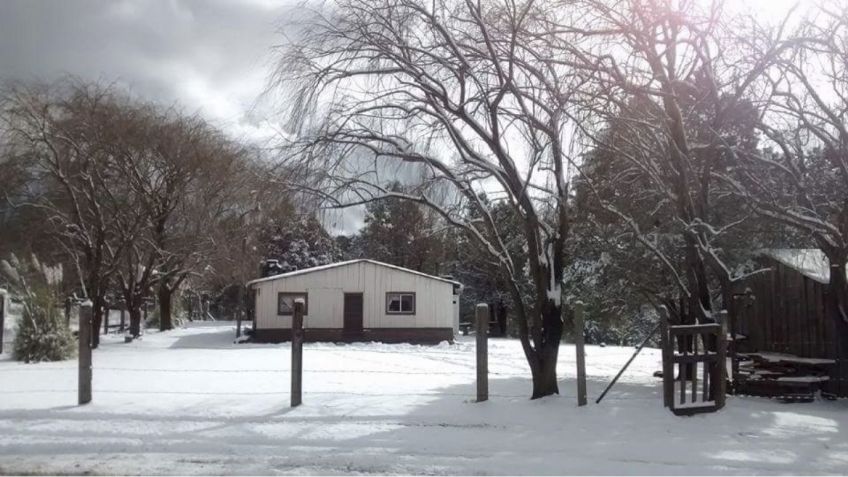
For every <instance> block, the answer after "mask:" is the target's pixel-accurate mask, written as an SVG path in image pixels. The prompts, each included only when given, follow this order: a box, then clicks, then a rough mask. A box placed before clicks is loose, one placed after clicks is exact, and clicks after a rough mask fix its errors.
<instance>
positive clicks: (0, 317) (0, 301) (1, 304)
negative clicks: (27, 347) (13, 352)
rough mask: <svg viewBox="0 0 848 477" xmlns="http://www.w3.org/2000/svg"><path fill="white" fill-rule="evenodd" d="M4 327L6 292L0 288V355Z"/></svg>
mask: <svg viewBox="0 0 848 477" xmlns="http://www.w3.org/2000/svg"><path fill="white" fill-rule="evenodd" d="M4 326H6V290H4V289H2V288H0V353H2V352H3V327H4Z"/></svg>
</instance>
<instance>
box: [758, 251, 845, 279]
mask: <svg viewBox="0 0 848 477" xmlns="http://www.w3.org/2000/svg"><path fill="white" fill-rule="evenodd" d="M762 253H763V255H765V256H767V257H771V258H773V259H775V260H777V261H778V262H780V263H782V264H784V265H786V266H787V267H789V268H791V269H793V270H797V271H798V272H800V273H801V274H802V275H805V276H807V277H809V278H812V279H813V280H815V281H817V282H820V283H828V282H830V261H829V260H828V259H827V256H825V254H824V252H822V251H821V250H819V249H817V248H774V249H764V250H762Z"/></svg>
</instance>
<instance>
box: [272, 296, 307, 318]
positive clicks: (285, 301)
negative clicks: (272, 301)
mask: <svg viewBox="0 0 848 477" xmlns="http://www.w3.org/2000/svg"><path fill="white" fill-rule="evenodd" d="M298 298H303V315H304V316H306V315H308V314H309V295H308V294H307V293H300V292H297V293H289V292H280V293H278V294H277V315H279V316H291V315H294V301H295V300H297V299H298Z"/></svg>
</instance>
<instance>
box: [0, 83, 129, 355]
mask: <svg viewBox="0 0 848 477" xmlns="http://www.w3.org/2000/svg"><path fill="white" fill-rule="evenodd" d="M110 98H111V93H110V92H109V91H108V89H107V88H102V87H99V86H90V85H82V84H79V83H77V82H74V81H69V80H65V81H60V82H58V83H57V84H55V85H30V86H27V85H23V84H18V83H12V84H8V85H7V86H6V88H5V89H4V94H3V97H2V121H3V122H2V129H3V133H4V136H5V140H6V144H7V145H8V147H9V152H10V154H12V155H13V156H17V157H21V158H24V160H25V161H26V162H27V163H28V164H31V165H32V172H33V174H34V175H35V177H36V183H37V184H38V190H37V191H36V192H35V193H34V194H31V195H32V196H34V197H36V198H35V199H34V200H32V201H30V202H28V203H27V204H26V205H30V206H33V207H36V208H38V209H39V210H41V211H43V212H44V214H45V215H44V216H45V218H46V220H47V224H49V225H50V226H51V227H52V231H53V233H54V237H55V239H56V240H57V244H58V245H59V246H60V247H61V248H62V249H63V250H64V251H65V252H66V253H67V255H68V257H69V258H70V259H71V262H72V263H73V265H74V269H75V272H76V274H77V276H78V278H79V289H80V290H81V292H82V294H83V296H85V297H87V298H89V299H91V300H92V302H93V304H94V319H93V323H92V326H93V328H94V330H97V329H99V326H100V323H101V321H102V316H103V306H104V303H105V294H106V290H107V287H108V282H109V278H110V277H111V276H112V275H113V273H114V271H115V269H116V266H117V264H116V263H115V262H114V260H113V258H114V257H117V256H119V255H120V254H121V247H122V246H123V244H122V243H120V242H119V241H117V240H116V237H115V228H114V227H113V225H114V223H113V216H112V215H111V214H109V213H108V212H107V210H106V208H105V205H104V203H103V200H104V198H105V193H104V191H106V190H109V188H110V187H111V186H112V185H113V184H114V182H113V181H112V178H110V177H109V176H108V171H107V168H106V167H105V165H106V163H107V162H108V160H109V154H108V152H107V150H106V148H105V147H104V146H105V143H104V141H103V138H104V137H105V136H107V133H106V131H107V130H108V128H109V127H110V124H111V123H112V121H113V119H114V116H113V113H114V110H112V109H110V108H107V107H104V104H105V103H108V102H109V101H110V100H111V99H110ZM92 337H93V339H92V341H93V343H92V344H93V346H95V347H96V346H97V345H98V343H99V339H98V334H97V333H96V332H95V333H93V335H92Z"/></svg>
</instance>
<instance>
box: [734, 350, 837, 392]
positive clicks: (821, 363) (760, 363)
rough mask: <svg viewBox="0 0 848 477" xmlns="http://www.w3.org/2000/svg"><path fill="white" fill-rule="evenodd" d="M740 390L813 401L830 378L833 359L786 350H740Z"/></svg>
mask: <svg viewBox="0 0 848 477" xmlns="http://www.w3.org/2000/svg"><path fill="white" fill-rule="evenodd" d="M739 358H740V359H741V362H740V364H739V376H738V380H737V392H738V393H739V394H748V395H752V396H765V397H771V398H778V399H781V400H785V401H811V400H813V399H814V398H815V396H816V393H817V392H818V391H820V390H822V388H823V386H824V385H825V384H826V383H827V381H828V380H829V379H830V377H829V376H828V375H829V367H830V366H831V365H833V364H834V363H835V361H834V360H832V359H821V358H802V357H800V356H795V355H791V354H783V353H747V354H740V355H739Z"/></svg>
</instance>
